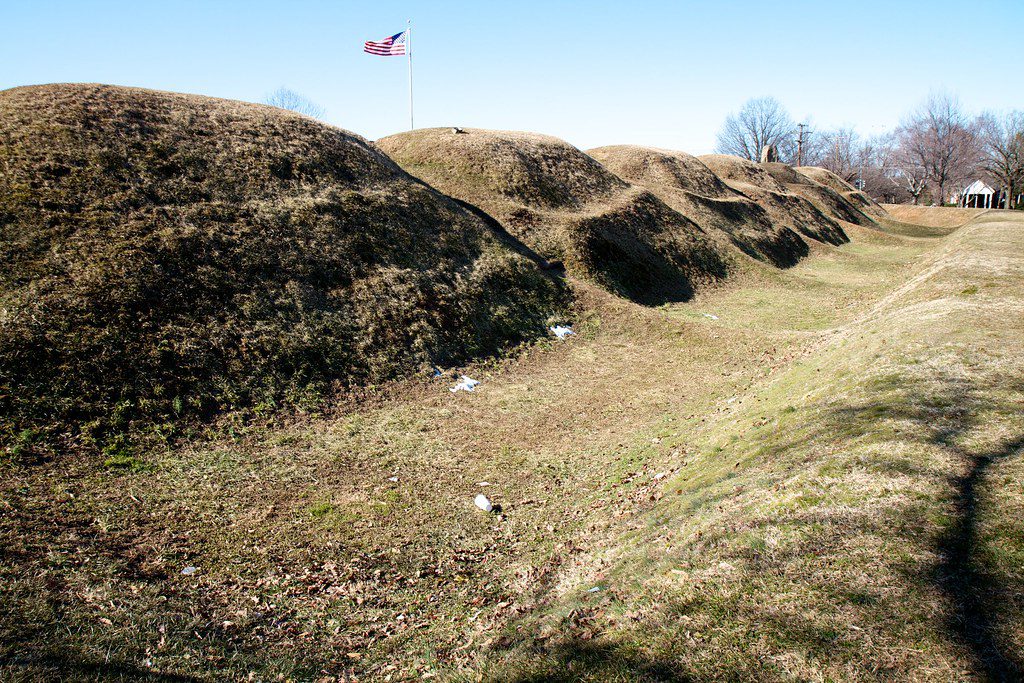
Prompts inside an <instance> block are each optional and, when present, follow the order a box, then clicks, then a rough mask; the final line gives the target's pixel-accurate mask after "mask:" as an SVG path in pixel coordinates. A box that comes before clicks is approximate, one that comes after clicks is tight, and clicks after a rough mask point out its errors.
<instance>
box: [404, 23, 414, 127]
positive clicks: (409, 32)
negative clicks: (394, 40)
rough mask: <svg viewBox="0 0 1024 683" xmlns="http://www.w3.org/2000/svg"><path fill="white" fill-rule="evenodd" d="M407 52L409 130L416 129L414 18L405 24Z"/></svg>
mask: <svg viewBox="0 0 1024 683" xmlns="http://www.w3.org/2000/svg"><path fill="white" fill-rule="evenodd" d="M405 54H406V56H407V57H408V58H409V59H408V61H409V130H413V129H415V126H414V125H413V118H412V19H409V20H408V21H407V22H406V24H405Z"/></svg>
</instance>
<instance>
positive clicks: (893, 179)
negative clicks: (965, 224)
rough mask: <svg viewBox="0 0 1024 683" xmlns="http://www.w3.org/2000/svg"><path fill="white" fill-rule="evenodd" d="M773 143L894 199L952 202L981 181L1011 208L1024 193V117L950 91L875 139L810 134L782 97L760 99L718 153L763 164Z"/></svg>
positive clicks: (843, 132)
mask: <svg viewBox="0 0 1024 683" xmlns="http://www.w3.org/2000/svg"><path fill="white" fill-rule="evenodd" d="M765 145H774V146H775V148H776V150H777V151H778V153H779V158H780V159H781V160H782V161H785V162H786V163H790V164H796V163H798V162H799V163H802V164H804V165H807V166H822V167H824V168H827V169H828V170H830V171H832V172H833V173H836V174H837V175H839V176H841V177H842V178H843V179H845V180H847V181H848V182H850V183H853V184H855V185H857V186H859V187H861V188H862V189H863V190H864V191H865V192H867V193H868V194H870V195H871V196H873V197H875V198H876V199H879V200H881V201H886V202H909V203H914V204H917V203H920V202H922V201H927V202H930V203H936V204H938V203H944V202H947V201H949V200H950V198H952V197H955V196H959V194H960V193H961V192H962V191H963V189H964V188H965V187H966V186H967V185H969V184H970V183H971V182H972V181H974V180H979V179H980V180H984V181H985V182H987V183H988V184H989V185H991V186H992V187H994V188H996V189H1002V190H1003V191H1004V192H1005V195H1006V196H1007V197H1009V200H1010V202H1011V205H1012V202H1013V201H1014V200H1015V198H1016V197H1017V196H1018V195H1019V194H1020V193H1021V191H1022V190H1024V112H1020V111H1014V112H1010V113H1003V114H1000V113H995V112H985V113H982V114H981V115H979V116H974V117H972V116H970V115H968V114H967V113H966V112H965V111H964V109H963V107H962V106H961V104H960V102H959V100H957V98H955V97H953V96H951V95H948V94H944V93H939V94H933V95H931V96H929V97H928V99H926V100H925V101H924V102H923V103H922V104H921V105H920V106H919V107H918V108H917V109H915V110H914V111H912V112H910V113H909V114H907V115H906V116H905V117H904V118H903V120H902V121H901V122H900V125H899V126H898V127H897V128H896V129H895V130H893V131H890V132H888V133H885V134H882V135H874V136H869V137H865V136H862V135H860V134H859V133H857V131H856V130H855V129H853V128H838V129H833V130H819V131H808V130H805V129H804V130H802V129H801V126H799V125H798V124H796V123H795V122H794V121H793V119H792V117H790V115H789V113H788V112H787V111H786V109H785V108H784V107H783V106H782V105H781V104H780V103H779V102H778V101H777V100H775V99H774V98H771V97H761V98H757V99H752V100H749V101H748V102H747V103H746V104H745V105H744V106H743V108H742V109H741V110H740V111H739V113H737V114H734V115H731V116H729V117H728V118H726V120H725V123H724V125H723V126H722V129H721V131H720V132H719V134H718V146H717V151H718V152H720V153H723V154H735V155H737V156H740V157H744V158H746V159H750V160H752V161H757V160H758V159H759V158H760V154H761V149H762V148H763V147H764V146H765ZM1022 208H1024V207H1022Z"/></svg>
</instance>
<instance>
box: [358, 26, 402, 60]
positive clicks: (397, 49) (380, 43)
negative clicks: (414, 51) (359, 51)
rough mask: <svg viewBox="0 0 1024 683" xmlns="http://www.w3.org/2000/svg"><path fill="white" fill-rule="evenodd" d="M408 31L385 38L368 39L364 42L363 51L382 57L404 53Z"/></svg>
mask: <svg viewBox="0 0 1024 683" xmlns="http://www.w3.org/2000/svg"><path fill="white" fill-rule="evenodd" d="M408 33H409V32H408V31H402V32H401V33H396V34H395V35H393V36H390V37H388V38H385V39H384V40H368V41H366V42H365V43H363V52H369V53H370V54H371V55H381V56H382V57H390V56H394V55H404V54H405V43H406V39H407V38H408Z"/></svg>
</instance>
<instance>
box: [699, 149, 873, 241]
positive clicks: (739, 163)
mask: <svg viewBox="0 0 1024 683" xmlns="http://www.w3.org/2000/svg"><path fill="white" fill-rule="evenodd" d="M699 159H700V160H701V161H702V162H704V164H705V165H707V166H708V168H710V169H711V170H712V171H713V172H714V173H715V174H716V175H718V177H720V178H721V179H722V180H723V181H725V183H726V184H728V185H729V186H730V187H732V188H733V189H734V190H736V191H737V192H739V193H740V194H742V195H743V196H745V197H748V198H749V199H751V200H752V201H755V202H757V203H758V204H760V205H761V207H762V208H763V209H764V210H765V211H767V212H768V215H769V216H770V217H771V219H772V221H773V222H774V223H776V224H778V225H784V226H787V227H789V228H790V229H792V230H794V231H796V232H798V233H800V234H802V235H805V236H807V237H810V238H812V239H815V240H818V241H820V242H825V243H827V244H843V243H845V242H846V241H847V238H846V235H845V233H844V232H843V227H842V225H841V224H840V221H844V220H846V221H848V220H849V218H850V217H852V216H851V215H850V213H848V212H846V211H842V212H840V213H835V215H829V214H832V213H834V211H835V209H836V208H838V207H837V206H836V204H835V203H834V202H830V203H829V204H823V205H822V206H821V207H819V206H817V205H816V204H815V203H814V202H813V201H811V200H809V199H807V198H806V197H804V196H802V195H800V194H794V193H793V192H792V191H790V189H789V188H787V187H786V186H785V185H784V184H783V183H780V182H779V181H778V180H777V179H776V178H775V177H773V175H772V173H770V172H769V171H774V172H776V173H780V174H781V173H785V174H786V175H785V176H784V179H791V178H793V177H797V178H800V179H801V180H805V178H804V176H800V175H799V174H796V173H795V172H793V170H792V169H791V168H790V167H789V166H786V165H784V164H765V165H761V164H755V163H754V162H752V161H747V160H746V159H740V158H739V157H735V156H731V155H727V154H706V155H704V156H701V157H699ZM791 173H792V175H790V174H791ZM794 187H796V188H800V189H801V191H803V190H808V191H813V192H814V194H812V197H814V198H815V200H819V199H820V195H821V194H824V193H826V192H827V188H824V187H823V186H820V185H817V184H816V183H815V184H814V185H812V186H806V187H803V186H801V185H794ZM843 204H844V203H842V202H839V205H840V206H842V208H843V209H845V208H846V206H844V205H843ZM851 208H852V207H851ZM850 222H854V223H857V222H859V221H857V220H854V221H850Z"/></svg>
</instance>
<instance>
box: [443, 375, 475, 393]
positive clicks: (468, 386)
mask: <svg viewBox="0 0 1024 683" xmlns="http://www.w3.org/2000/svg"><path fill="white" fill-rule="evenodd" d="M478 384H480V382H479V381H478V380H475V379H473V378H471V377H466V376H465V375H462V376H461V377H460V378H459V383H458V384H456V385H455V386H454V387H452V388H451V389H449V390H448V391H450V392H452V393H453V394H454V393H455V392H457V391H475V390H476V387H477V385H478Z"/></svg>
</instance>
